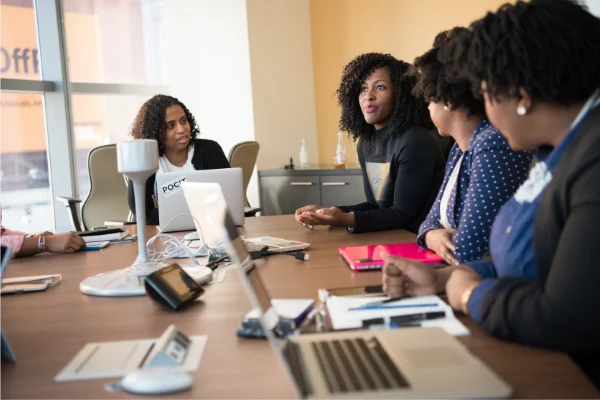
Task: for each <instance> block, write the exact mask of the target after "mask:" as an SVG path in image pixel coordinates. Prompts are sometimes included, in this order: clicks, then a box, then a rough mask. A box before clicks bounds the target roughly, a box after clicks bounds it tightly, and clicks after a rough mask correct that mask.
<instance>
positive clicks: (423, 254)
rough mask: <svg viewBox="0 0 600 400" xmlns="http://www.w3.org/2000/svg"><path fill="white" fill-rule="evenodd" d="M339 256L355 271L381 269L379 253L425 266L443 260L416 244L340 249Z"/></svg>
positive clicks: (381, 261) (376, 245)
mask: <svg viewBox="0 0 600 400" xmlns="http://www.w3.org/2000/svg"><path fill="white" fill-rule="evenodd" d="M339 251H340V255H341V256H342V258H343V259H344V261H345V262H346V263H347V264H348V266H349V267H350V268H352V269H353V270H355V271H362V270H367V269H381V267H383V260H382V259H381V256H380V254H381V252H382V251H384V252H386V253H388V254H391V255H393V256H400V257H404V258H409V259H411V260H415V261H421V262H423V263H427V264H434V263H441V262H443V261H444V260H443V259H442V257H440V256H438V255H437V254H435V253H434V252H432V251H430V250H427V249H424V248H422V247H421V246H419V245H418V244H416V243H394V244H375V245H369V246H352V247H340V249H339Z"/></svg>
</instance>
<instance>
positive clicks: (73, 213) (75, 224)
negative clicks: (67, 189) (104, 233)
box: [56, 196, 85, 232]
mask: <svg viewBox="0 0 600 400" xmlns="http://www.w3.org/2000/svg"><path fill="white" fill-rule="evenodd" d="M56 200H58V201H60V202H62V203H63V204H64V205H65V207H67V208H68V209H69V216H70V218H71V228H72V229H73V230H74V231H76V232H78V231H83V230H85V227H84V226H82V224H81V222H80V221H79V215H78V213H77V203H81V200H79V199H74V198H72V197H66V196H56Z"/></svg>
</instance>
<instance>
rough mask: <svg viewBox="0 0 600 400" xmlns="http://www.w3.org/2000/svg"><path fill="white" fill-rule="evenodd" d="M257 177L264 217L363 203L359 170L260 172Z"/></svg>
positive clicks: (306, 169)
mask: <svg viewBox="0 0 600 400" xmlns="http://www.w3.org/2000/svg"><path fill="white" fill-rule="evenodd" d="M258 177H259V188H260V201H261V205H260V207H261V208H262V214H263V215H280V214H293V213H294V212H295V211H296V209H297V208H299V207H302V206H305V205H309V204H320V205H322V206H325V207H332V206H341V205H353V204H358V203H362V202H364V201H365V193H364V188H363V180H362V174H361V170H360V168H358V166H353V167H352V168H348V169H334V168H333V167H329V166H313V167H312V168H311V167H308V168H303V169H294V170H285V169H277V170H263V171H258Z"/></svg>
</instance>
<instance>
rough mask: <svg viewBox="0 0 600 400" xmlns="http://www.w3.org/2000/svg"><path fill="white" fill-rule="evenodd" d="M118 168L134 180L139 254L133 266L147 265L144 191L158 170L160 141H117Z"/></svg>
mask: <svg viewBox="0 0 600 400" xmlns="http://www.w3.org/2000/svg"><path fill="white" fill-rule="evenodd" d="M117 168H118V171H119V172H120V173H122V174H124V175H125V176H127V177H128V178H129V179H130V180H131V182H133V194H134V196H135V217H136V221H137V235H138V256H137V259H136V260H135V263H134V264H133V266H147V265H148V263H149V261H148V249H147V247H146V200H145V198H144V194H145V193H144V192H145V186H146V180H147V179H148V178H149V177H150V175H152V174H154V173H155V172H156V171H157V170H158V143H157V142H156V140H149V139H139V140H130V141H128V142H122V143H117Z"/></svg>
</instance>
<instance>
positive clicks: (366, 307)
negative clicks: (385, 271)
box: [348, 303, 439, 311]
mask: <svg viewBox="0 0 600 400" xmlns="http://www.w3.org/2000/svg"><path fill="white" fill-rule="evenodd" d="M438 306H439V304H438V303H421V304H397V305H385V304H382V305H374V306H372V305H369V304H367V305H364V306H362V307H350V308H349V309H348V311H363V310H392V309H395V308H418V307H438Z"/></svg>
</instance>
